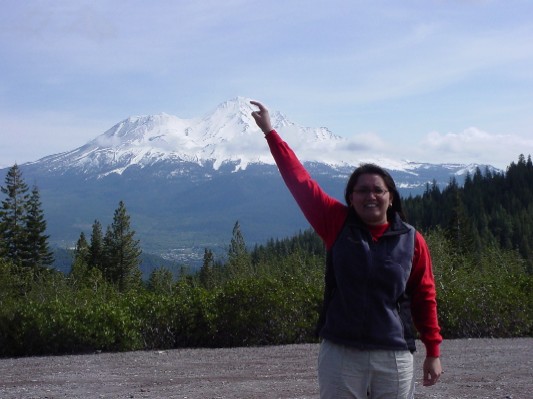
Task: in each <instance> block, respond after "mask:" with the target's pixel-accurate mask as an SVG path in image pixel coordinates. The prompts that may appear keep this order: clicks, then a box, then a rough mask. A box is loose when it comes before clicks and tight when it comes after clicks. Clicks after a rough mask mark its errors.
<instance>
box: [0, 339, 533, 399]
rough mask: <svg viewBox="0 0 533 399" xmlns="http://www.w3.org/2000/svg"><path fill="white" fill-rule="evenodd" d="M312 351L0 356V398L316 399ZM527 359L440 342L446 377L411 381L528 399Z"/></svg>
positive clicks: (521, 348)
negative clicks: (9, 357)
mask: <svg viewBox="0 0 533 399" xmlns="http://www.w3.org/2000/svg"><path fill="white" fill-rule="evenodd" d="M418 347H419V348H421V347H422V345H421V344H420V343H419V344H418ZM317 354H318V345H315V344H308V345H287V346H273V347H259V348H233V349H179V350H168V351H146V352H128V353H99V354H93V355H75V356H49V357H30V358H16V359H0V398H2V399H12V398H13V399H14V398H17V399H18V398H33V399H37V398H39V399H42V398H47V399H52V398H54V399H56V398H69V399H70V398H71V399H74V398H155V399H157V398H189V399H192V398H201V399H214V398H265V399H266V398H279V399H289V398H294V399H296V398H299V399H303V398H318V393H317V392H318V385H317V378H316V363H317ZM423 356H424V353H423V349H422V350H420V352H417V353H416V355H415V362H416V368H417V370H416V372H417V376H418V377H421V374H422V373H421V362H422V361H423ZM532 356H533V338H520V339H469V340H447V341H444V343H443V344H442V363H443V367H444V370H445V373H444V374H443V376H442V377H441V380H440V382H439V383H438V384H437V385H435V386H433V387H422V386H421V383H420V378H417V393H416V398H417V399H429V398H441V399H444V398H446V399H454V398H504V399H531V398H533V361H532Z"/></svg>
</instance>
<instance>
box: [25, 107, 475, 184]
mask: <svg viewBox="0 0 533 399" xmlns="http://www.w3.org/2000/svg"><path fill="white" fill-rule="evenodd" d="M253 110H254V108H253V107H252V105H251V104H250V103H249V100H248V99H245V98H242V97H237V98H235V99H232V100H229V101H226V102H224V103H222V104H220V105H219V106H218V107H217V108H216V109H215V110H214V111H213V112H212V113H210V114H208V115H207V116H205V117H204V118H195V119H180V118H178V117H176V116H172V115H168V114H164V113H162V114H158V115H148V116H135V117H129V118H128V119H125V120H123V121H121V122H119V123H117V124H116V125H115V126H113V127H112V128H110V129H109V130H108V131H106V132H105V133H103V134H102V135H100V136H98V137H96V138H95V139H94V140H91V141H89V142H88V143H87V144H85V145H83V146H81V147H79V148H76V149H74V150H72V151H68V152H64V153H61V154H57V155H52V156H49V157H46V158H43V159H41V160H39V161H37V162H35V164H36V165H39V167H40V168H44V169H46V170H48V171H49V172H54V173H79V174H83V175H85V176H86V177H95V176H97V177H103V176H106V175H109V174H112V173H116V174H119V175H120V174H122V173H123V172H124V171H125V170H127V169H128V168H132V167H140V168H145V167H149V166H154V165H156V164H158V163H159V164H161V163H172V164H175V165H177V166H179V165H180V164H183V163H194V164H197V165H199V166H206V165H210V167H211V168H212V169H213V170H218V169H219V168H220V167H221V166H222V165H225V164H232V165H233V167H234V171H236V170H244V169H246V168H247V167H248V165H249V164H269V165H273V164H274V161H273V159H272V156H271V155H270V153H269V151H268V147H267V146H266V144H265V140H264V138H263V135H262V133H261V131H260V130H259V129H258V128H257V126H256V124H255V122H254V120H253V118H252V116H251V113H252V111H253ZM271 117H272V122H273V126H274V128H275V129H277V130H278V131H280V132H281V133H282V135H283V138H284V139H285V140H286V141H287V142H289V143H290V144H291V146H292V147H293V148H294V149H295V151H296V152H297V154H298V156H299V157H300V159H302V161H304V162H319V163H322V164H326V165H329V166H332V167H353V166H355V165H358V164H359V163H360V162H362V161H364V162H374V163H378V164H380V165H383V166H384V167H386V168H388V169H390V170H396V171H403V172H407V173H413V174H415V175H418V174H419V173H418V171H420V170H424V169H425V170H430V169H432V168H434V165H431V164H421V163H416V162H408V161H396V160H390V159H383V158H381V159H379V158H378V159H370V158H367V159H353V153H351V152H349V151H347V150H346V148H350V146H349V145H347V143H348V140H346V139H344V138H342V137H339V136H336V135H334V134H333V133H332V132H331V131H329V130H328V129H327V128H324V127H320V128H310V127H302V126H297V125H296V124H294V123H292V122H291V121H289V120H288V119H287V117H286V116H285V115H283V114H282V113H280V112H273V113H272V116H271ZM478 166H479V165H460V164H451V165H439V167H440V168H445V169H448V170H450V172H451V173H453V174H456V175H463V174H465V173H466V171H470V172H472V171H474V170H475V168H476V167H478ZM423 174H424V173H423Z"/></svg>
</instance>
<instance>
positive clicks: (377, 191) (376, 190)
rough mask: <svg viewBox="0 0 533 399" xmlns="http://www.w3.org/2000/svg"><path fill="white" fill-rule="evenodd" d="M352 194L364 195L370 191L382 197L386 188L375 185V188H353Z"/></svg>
mask: <svg viewBox="0 0 533 399" xmlns="http://www.w3.org/2000/svg"><path fill="white" fill-rule="evenodd" d="M353 192H354V194H357V195H360V196H362V197H366V196H367V195H368V194H370V193H372V194H374V195H375V196H376V197H383V196H384V195H385V193H388V191H387V190H385V189H383V188H381V187H375V188H373V189H372V188H369V187H362V188H356V189H354V190H353Z"/></svg>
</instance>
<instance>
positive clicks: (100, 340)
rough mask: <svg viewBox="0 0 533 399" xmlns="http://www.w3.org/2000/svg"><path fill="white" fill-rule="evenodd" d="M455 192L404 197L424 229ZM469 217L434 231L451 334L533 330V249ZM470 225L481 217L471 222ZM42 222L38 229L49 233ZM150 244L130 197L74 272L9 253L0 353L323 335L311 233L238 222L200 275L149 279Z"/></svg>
mask: <svg viewBox="0 0 533 399" xmlns="http://www.w3.org/2000/svg"><path fill="white" fill-rule="evenodd" d="M524 162H525V160H524ZM524 162H522V158H521V159H520V160H519V163H518V164H516V165H515V164H513V165H514V166H513V165H511V166H510V167H509V169H508V173H509V171H512V170H514V168H515V167H518V166H519V165H522V166H520V167H521V168H522V167H523V166H524V165H525V166H526V169H527V168H531V166H530V163H531V162H530V160H529V159H528V161H527V162H525V163H524ZM527 170H530V169H527ZM8 175H9V173H8ZM490 176H491V177H490V178H501V179H504V180H505V179H507V178H508V176H507V175H504V176H500V177H495V176H493V175H490ZM511 176H513V173H511ZM480 177H481V178H482V179H487V178H488V176H487V174H485V176H483V175H481V176H479V175H478V173H477V172H476V174H475V175H474V176H471V177H467V180H466V181H467V183H465V185H466V187H468V185H470V184H473V181H474V180H476V181H477V180H478V179H480ZM515 178H516V177H513V179H515ZM470 180H471V181H472V182H470ZM11 181H12V180H11V177H9V179H8V178H7V177H6V191H4V189H3V190H2V191H3V192H4V193H6V194H7V196H8V199H9V198H10V197H9V194H8V193H9V192H11V191H9V190H7V187H8V186H10V185H11ZM18 182H19V183H20V182H21V177H20V176H19V178H18ZM454 184H456V183H454V182H453V181H452V182H451V183H450V186H452V187H453V185H454ZM486 184H487V185H492V183H491V182H486ZM508 187H514V186H508ZM485 188H487V187H485ZM511 189H512V190H514V188H510V189H509V190H511ZM451 190H456V193H457V192H459V190H460V191H461V194H460V195H461V196H463V195H464V197H465V198H464V200H465V201H466V194H465V193H464V191H463V190H464V188H461V189H459V187H457V188H456V189H452V188H450V187H447V188H446V189H444V190H443V191H442V192H440V191H439V190H433V188H430V189H428V190H426V193H425V194H424V195H423V196H421V197H420V198H418V199H417V198H409V199H407V200H406V205H407V206H406V208H407V209H408V211H409V216H412V215H414V216H415V222H414V224H415V226H416V227H418V228H420V227H419V226H418V225H417V224H418V223H420V222H418V221H417V220H416V212H414V211H413V209H416V208H414V207H413V206H412V204H417V202H416V201H426V197H427V196H428V194H429V193H430V192H433V194H434V197H433V201H434V202H432V203H431V206H434V207H435V208H434V210H431V209H426V210H425V212H427V213H428V214H429V215H432V216H431V217H436V216H434V215H435V214H438V213H439V212H442V211H443V210H444V209H447V208H448V207H451V206H450V205H445V204H444V203H441V202H439V200H440V199H443V198H446V199H449V196H448V194H446V195H444V193H448V192H450V191H451ZM496 191H497V190H496ZM517 191H518V192H527V191H528V190H527V189H526V190H524V189H522V188H520V189H519V190H517ZM437 193H438V195H437ZM483 195H486V194H485V193H483ZM516 195H518V196H519V194H516ZM511 197H512V196H511ZM519 197H520V196H519ZM28 198H29V197H28ZM456 198H457V197H456ZM520 198H521V197H520ZM6 201H8V200H7V199H6ZM9 201H11V202H13V201H12V199H10V200H9ZM512 201H515V202H516V201H517V200H516V199H515V200H512ZM488 202H489V203H490V202H491V201H488ZM19 203H20V202H19ZM457 203H458V202H455V203H454V204H457ZM451 208H453V207H451ZM458 209H459V210H460V209H461V208H458ZM517 209H518V208H517ZM455 212H456V214H457V215H464V214H467V212H466V211H464V214H463V213H461V212H463V211H461V212H459V211H458V210H456V211H455ZM450 214H452V213H450ZM450 214H449V215H450ZM1 215H4V213H2V214H1ZM41 215H42V211H41ZM424 215H426V214H424ZM462 217H463V216H462ZM462 217H461V218H459V216H458V217H457V219H456V223H442V224H441V225H430V226H429V227H428V228H425V231H424V235H425V237H426V241H427V242H428V245H429V248H430V250H431V254H432V258H433V268H434V273H435V277H436V284H437V293H438V311H439V319H440V324H441V328H442V334H443V336H444V337H445V338H458V337H516V336H532V335H533V296H532V295H531V288H532V286H533V276H532V274H531V273H530V272H528V269H527V265H528V260H527V258H526V257H524V256H523V255H522V253H521V252H520V251H519V249H518V248H517V247H516V246H511V247H510V248H508V247H505V246H504V245H503V244H501V243H500V242H499V241H498V240H496V239H495V238H494V239H491V240H489V241H487V242H483V243H479V242H478V243H476V241H475V240H474V239H471V238H468V237H475V235H474V234H473V233H469V234H471V235H467V234H466V233H465V228H464V227H463V223H466V222H465V221H464V220H468V219H462ZM4 218H5V216H1V219H0V222H2V223H3V221H4ZM42 220H43V222H44V218H43V219H42ZM412 220H413V219H412V218H411V220H410V222H412ZM449 220H450V219H446V221H447V222H448V221H449ZM469 225H470V226H475V224H474V223H472V221H470V222H469ZM20 226H21V229H25V228H29V227H28V225H27V224H24V223H23V224H21V225H20ZM43 227H45V225H41V230H40V234H41V235H42V237H44V238H45V241H46V238H47V237H46V235H45V234H44V230H43V229H42V228H43ZM454 228H455V230H454ZM472 230H473V227H472ZM2 232H4V230H2ZM2 234H4V233H2ZM22 236H24V234H23V235H22ZM28 236H29V235H28ZM3 237H4V236H3ZM481 244H482V247H481V246H480V247H479V248H478V247H477V246H476V245H481ZM481 248H482V249H481ZM140 253H141V250H140V243H139V241H138V240H136V239H135V232H134V231H133V230H132V229H131V227H130V218H129V216H128V214H127V211H126V206H125V204H124V203H123V202H120V203H119V206H118V208H117V209H116V210H115V213H114V217H113V222H112V223H111V224H110V225H109V226H108V227H107V228H106V229H105V233H104V230H103V228H102V226H101V224H100V223H99V222H98V220H95V222H94V223H93V226H92V232H91V235H90V237H86V236H85V234H84V233H83V232H82V233H80V237H79V239H78V241H77V243H76V247H75V249H74V252H73V264H72V269H71V271H70V273H68V274H64V273H60V272H57V271H54V270H51V269H49V268H47V267H41V266H42V265H44V264H45V263H43V262H42V261H41V262H40V263H39V262H37V263H35V264H36V265H40V266H38V267H37V266H29V267H28V265H27V264H26V263H25V262H23V261H22V260H21V259H20V258H16V257H14V256H13V257H11V255H8V253H7V252H2V254H3V255H2V257H0V356H21V355H36V354H58V353H79V352H90V351H95V350H109V351H124V350H139V349H156V348H157V349H164V348H180V347H231V346H249V345H279V344H289V343H303V342H316V339H317V338H316V336H315V335H314V330H315V324H316V322H317V318H318V312H319V309H320V307H321V302H322V291H323V283H324V280H323V279H324V264H325V250H324V246H323V244H322V242H321V240H320V238H319V237H318V236H317V235H316V234H315V233H314V232H313V231H311V230H305V231H301V232H299V233H298V234H296V235H295V236H293V237H288V238H284V239H270V240H268V241H267V242H266V243H264V244H261V245H259V244H258V245H255V246H254V247H252V248H249V247H248V246H247V245H246V242H245V238H244V237H243V235H242V232H241V226H240V224H239V222H238V221H237V222H236V223H235V224H234V226H233V231H232V237H231V241H230V242H229V243H228V247H227V253H226V254H225V256H222V257H219V258H217V257H216V256H215V254H214V253H213V252H212V251H211V250H210V249H209V248H205V250H204V258H203V263H202V267H201V268H200V270H199V271H198V272H191V271H190V269H188V268H187V267H186V266H185V265H184V267H183V268H182V269H181V272H180V273H179V275H175V274H173V273H172V272H171V271H170V270H168V269H165V268H164V267H161V268H158V269H155V270H154V271H153V272H152V273H151V275H150V276H149V278H148V280H147V281H143V280H142V279H141V278H140V271H139V262H140V258H139V257H140Z"/></svg>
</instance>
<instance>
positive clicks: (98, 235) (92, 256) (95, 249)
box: [87, 220, 104, 273]
mask: <svg viewBox="0 0 533 399" xmlns="http://www.w3.org/2000/svg"><path fill="white" fill-rule="evenodd" d="M87 256H88V258H87V264H88V265H89V267H90V268H95V269H98V270H100V271H101V272H102V273H103V272H104V266H103V264H104V238H103V234H102V225H101V224H100V222H99V221H98V220H95V221H94V223H93V226H92V232H91V244H90V246H89V250H88V254H87Z"/></svg>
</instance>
